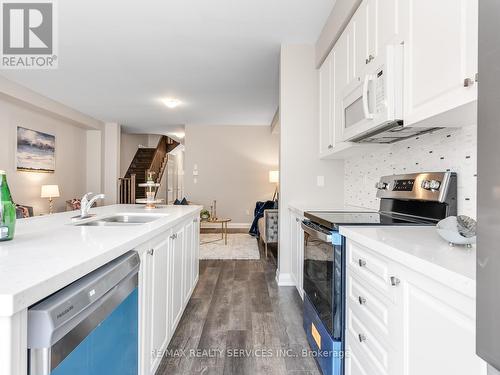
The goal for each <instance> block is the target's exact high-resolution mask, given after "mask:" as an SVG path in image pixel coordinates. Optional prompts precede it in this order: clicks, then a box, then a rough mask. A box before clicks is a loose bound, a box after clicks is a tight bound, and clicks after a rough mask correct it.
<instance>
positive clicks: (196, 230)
mask: <svg viewBox="0 0 500 375" xmlns="http://www.w3.org/2000/svg"><path fill="white" fill-rule="evenodd" d="M192 251H193V262H192V263H191V264H192V268H193V270H192V273H191V275H192V288H191V290H194V287H195V286H196V283H197V282H198V277H199V273H200V271H199V270H200V219H198V218H194V219H193V244H192Z"/></svg>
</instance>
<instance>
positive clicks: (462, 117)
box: [401, 0, 478, 126]
mask: <svg viewBox="0 0 500 375" xmlns="http://www.w3.org/2000/svg"><path fill="white" fill-rule="evenodd" d="M401 5H402V6H403V9H402V10H403V16H402V17H403V20H402V21H403V22H404V24H405V25H406V31H405V37H404V51H405V52H404V54H405V69H404V77H405V78H404V84H405V95H404V102H405V113H404V121H405V124H408V125H410V124H415V123H419V122H422V121H425V120H428V121H425V122H426V123H430V125H432V126H461V125H471V124H472V123H471V122H470V121H471V120H472V121H475V111H474V108H462V109H463V110H462V111H456V112H455V113H454V114H453V113H452V114H448V115H446V116H441V118H433V117H434V116H437V115H440V114H443V113H445V112H447V111H450V110H454V109H459V108H460V107H461V106H464V105H466V104H468V103H473V102H475V101H476V99H477V83H476V82H475V81H476V74H477V71H478V69H477V58H478V1H477V0H440V1H432V0H405V1H403V2H402V3H401ZM424 125H425V124H424Z"/></svg>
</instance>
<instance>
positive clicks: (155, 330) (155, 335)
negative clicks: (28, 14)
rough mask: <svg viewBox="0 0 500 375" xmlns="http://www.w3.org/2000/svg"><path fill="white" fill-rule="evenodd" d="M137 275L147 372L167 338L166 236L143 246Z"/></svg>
mask: <svg viewBox="0 0 500 375" xmlns="http://www.w3.org/2000/svg"><path fill="white" fill-rule="evenodd" d="M138 252H139V254H140V256H141V270H140V275H139V283H140V284H139V290H140V296H141V298H140V321H141V330H140V332H141V342H142V344H141V346H142V350H141V356H140V358H141V369H142V373H144V374H149V373H151V372H152V371H153V369H156V368H157V367H158V366H159V364H160V361H161V359H162V355H161V351H162V350H164V349H165V348H166V346H167V342H168V340H169V328H170V326H169V324H168V321H167V304H168V290H167V285H168V283H167V282H166V278H167V275H168V263H169V253H170V252H169V240H168V235H167V234H165V235H163V236H160V237H159V238H157V239H156V240H154V241H150V242H148V243H147V244H145V245H144V249H143V251H142V252H140V251H139V250H138Z"/></svg>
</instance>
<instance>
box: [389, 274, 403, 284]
mask: <svg viewBox="0 0 500 375" xmlns="http://www.w3.org/2000/svg"><path fill="white" fill-rule="evenodd" d="M400 283H401V280H399V279H398V278H397V277H396V276H391V285H392V286H398V285H399V284H400Z"/></svg>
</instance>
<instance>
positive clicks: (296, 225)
mask: <svg viewBox="0 0 500 375" xmlns="http://www.w3.org/2000/svg"><path fill="white" fill-rule="evenodd" d="M302 220H304V217H302V216H301V215H297V214H295V213H294V212H293V211H292V210H290V250H291V260H292V267H291V276H292V280H293V281H294V282H295V286H296V287H297V290H298V292H299V294H300V297H301V298H302V299H304V290H303V280H304V231H303V230H302V226H301V224H302Z"/></svg>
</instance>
